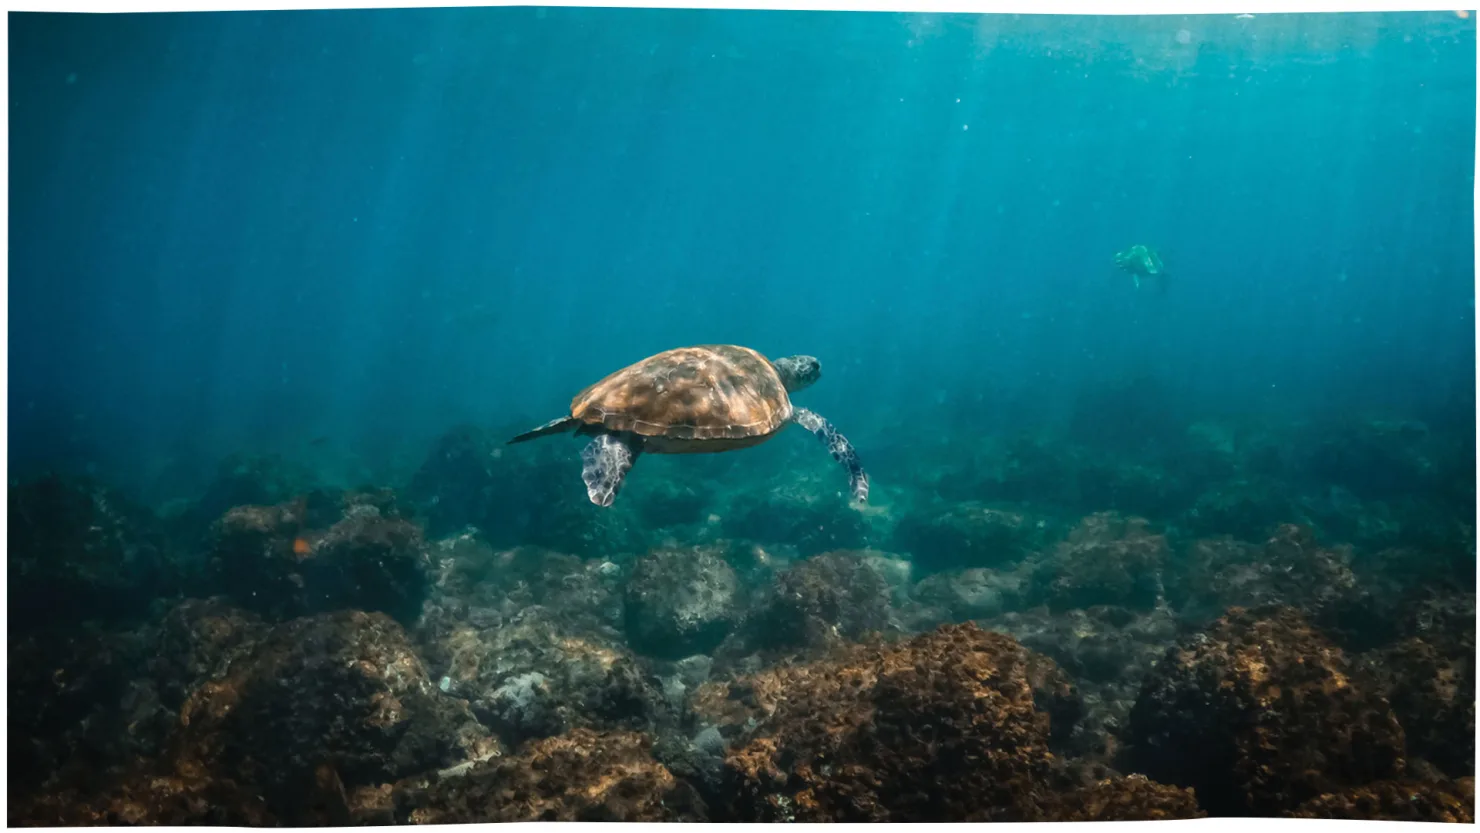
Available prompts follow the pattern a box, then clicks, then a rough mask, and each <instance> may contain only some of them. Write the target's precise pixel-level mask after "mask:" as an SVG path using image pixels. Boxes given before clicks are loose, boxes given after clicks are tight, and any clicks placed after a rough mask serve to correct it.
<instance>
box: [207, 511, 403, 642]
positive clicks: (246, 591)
mask: <svg viewBox="0 0 1480 833" xmlns="http://www.w3.org/2000/svg"><path fill="white" fill-rule="evenodd" d="M210 565H211V570H212V573H213V575H214V577H215V581H216V584H217V587H218V588H219V589H220V590H221V592H222V593H224V594H225V595H227V596H228V597H230V598H231V600H232V601H233V602H234V603H236V604H239V605H241V606H242V607H243V608H246V609H247V610H251V611H253V612H256V613H259V614H261V615H264V616H267V617H270V618H274V619H279V620H282V619H290V618H293V617H296V616H304V615H308V614H313V613H321V612H326V611H332V610H365V611H379V612H384V613H386V614H389V615H390V616H392V617H393V618H395V619H397V620H398V621H401V622H403V623H409V622H410V621H412V620H414V619H415V618H416V616H417V615H418V614H419V613H420V612H421V605H422V602H423V600H424V598H425V595H426V590H427V585H428V583H429V580H430V575H429V574H430V561H429V559H428V556H427V547H426V545H425V543H424V541H423V540H422V535H421V529H420V527H418V526H416V525H415V524H414V523H412V522H411V521H409V520H407V519H406V518H404V517H401V516H400V515H399V513H398V511H397V510H396V508H395V506H394V502H393V501H392V500H390V498H389V496H387V495H383V494H377V493H350V494H348V495H345V496H343V497H341V498H338V499H336V498H333V497H330V496H328V495H326V494H324V493H312V494H309V495H306V496H304V497H302V498H299V499H297V500H295V501H292V502H290V503H284V504H279V505H277V506H238V507H236V508H235V509H232V510H231V511H229V512H227V513H226V515H225V516H223V517H222V518H221V519H220V520H219V521H217V523H216V524H215V526H214V527H213V530H212V535H211V543H210Z"/></svg>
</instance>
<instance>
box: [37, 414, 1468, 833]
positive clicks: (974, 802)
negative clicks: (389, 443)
mask: <svg viewBox="0 0 1480 833" xmlns="http://www.w3.org/2000/svg"><path fill="white" fill-rule="evenodd" d="M525 427H527V426H523V425H519V426H514V427H513V430H510V431H508V432H499V431H489V430H487V429H483V428H472V427H460V428H456V429H453V430H451V431H449V432H448V433H447V434H446V435H445V436H444V437H442V438H441V439H440V440H439V441H438V442H437V443H436V444H435V445H434V446H433V447H432V448H430V449H428V451H427V454H426V457H425V460H424V462H423V463H422V464H421V465H420V466H419V467H418V468H417V469H416V470H415V472H414V473H411V474H409V475H408V476H407V477H406V478H404V482H400V483H394V484H375V485H373V486H368V487H364V488H355V489H341V488H326V487H324V486H323V485H322V483H319V482H316V479H315V475H314V473H313V471H312V469H311V468H310V467H307V466H305V465H302V464H301V463H298V462H295V461H292V460H284V459H280V458H258V457H237V458H233V459H231V460H227V461H224V462H223V463H222V465H221V469H220V473H219V475H218V476H217V477H216V478H215V480H214V481H213V482H212V483H210V484H209V486H208V487H207V488H205V489H204V490H203V491H201V492H200V493H199V494H198V495H196V496H195V497H194V498H193V499H191V500H188V501H185V502H180V501H176V502H174V503H172V504H170V505H168V506H160V507H154V506H148V505H145V504H144V503H142V502H141V501H140V500H138V499H137V498H135V497H132V496H130V495H128V494H125V493H122V492H121V491H119V490H117V489H115V488H113V487H110V486H109V485H108V484H107V483H105V482H100V481H98V480H95V479H80V478H74V477H70V476H48V477H39V478H29V479H25V480H14V479H13V480H12V482H11V484H10V495H9V512H10V514H9V518H10V537H9V546H10V563H9V578H10V597H9V601H10V620H9V621H10V635H9V649H10V661H9V713H10V723H9V728H10V770H9V771H10V776H9V798H10V801H9V807H10V810H9V817H8V821H9V823H10V824H12V825H93V824H125V823H128V824H139V823H144V824H171V825H185V824H231V825H294V826H301V825H347V824H383V823H445V822H478V821H519V820H626V821H659V820H694V821H699V820H710V821H968V820H970V821H976V820H982V821H1031V820H1061V821H1072V820H1086V821H1087V820H1114V819H1123V820H1131V819H1160V818H1191V817H1199V816H1204V815H1212V816H1227V815H1242V816H1248V815H1254V816H1305V817H1319V818H1345V819H1400V820H1429V821H1455V822H1458V821H1463V822H1470V821H1473V817H1472V808H1473V804H1474V797H1473V792H1474V780H1473V775H1474V756H1475V750H1474V720H1475V715H1474V711H1475V709H1474V707H1475V661H1474V660H1475V647H1474V641H1475V529H1474V524H1475V487H1474V484H1475V449H1474V438H1473V436H1465V435H1464V434H1463V432H1458V433H1456V434H1455V435H1454V436H1448V435H1445V434H1443V433H1442V432H1439V431H1437V430H1433V429H1430V428H1428V427H1427V426H1424V425H1421V424H1418V423H1385V422H1375V421H1359V420H1348V421H1344V422H1341V423H1323V424H1306V425H1285V426H1278V427H1268V426H1258V425H1255V426H1250V425H1235V424H1213V423H1200V424H1197V425H1192V426H1177V427H1176V428H1175V430H1161V431H1157V432H1155V433H1154V434H1151V433H1143V434H1142V435H1141V436H1132V437H1128V438H1127V437H1121V438H1115V441H1114V442H1110V441H1108V440H1106V439H1105V438H1104V437H1101V438H1098V439H1096V440H1095V441H1090V440H1086V439H1085V438H1083V437H1075V436H1072V435H1062V434H1061V435H1050V434H1047V433H1045V434H1042V435H1023V436H1015V437H1010V438H1004V439H1001V440H999V441H993V442H981V441H976V442H972V443H952V442H949V441H947V438H944V437H937V438H928V439H929V441H924V440H922V441H920V442H919V443H918V444H915V445H911V446H910V447H909V449H908V451H907V452H906V451H903V450H900V449H898V448H895V449H893V450H891V449H887V448H879V449H878V450H877V451H875V452H874V453H873V455H872V456H870V451H869V447H868V446H867V445H866V444H864V443H859V442H857V439H856V438H855V443H856V444H858V445H859V446H860V450H861V451H862V452H863V455H864V461H865V463H866V464H867V465H868V466H869V468H870V474H871V475H872V477H873V481H874V491H873V494H872V496H871V501H870V504H869V506H867V507H865V508H861V509H860V508H856V507H852V506H849V505H848V504H847V502H846V501H845V499H844V497H843V496H842V494H841V492H842V491H843V489H844V486H845V482H846V481H845V479H844V477H843V474H842V472H841V470H840V469H838V468H837V467H836V466H835V464H833V463H832V461H831V460H830V459H828V457H827V455H826V454H825V453H823V452H821V451H820V450H819V449H818V448H816V447H815V445H814V444H813V441H812V440H811V439H810V438H809V437H806V436H803V435H802V432H797V437H795V438H788V440H786V441H784V442H783V441H782V440H779V439H778V440H777V441H775V442H773V443H771V444H768V445H767V446H764V447H762V448H759V449H754V450H751V451H746V452H742V453H738V454H724V455H714V456H708V457H688V458H682V459H672V458H669V459H657V458H653V459H650V458H647V457H645V458H644V459H642V461H641V462H640V464H639V466H638V467H637V468H635V469H634V471H633V474H632V475H631V477H630V481H629V485H628V486H627V488H626V490H625V491H623V493H622V495H621V496H620V497H619V498H618V500H617V504H616V505H615V506H613V507H611V508H610V509H600V508H597V507H594V506H592V505H590V504H589V502H587V500H586V497H585V493H584V489H583V488H582V487H581V482H580V477H579V462H578V461H577V459H576V455H577V451H578V445H577V444H575V443H574V442H573V441H572V442H563V441H560V440H550V441H541V442H540V443H533V444H530V445H527V446H517V447H507V448H506V447H505V446H504V445H503V441H504V439H505V438H506V437H507V436H510V435H512V433H514V432H515V431H517V430H521V429H522V428H525Z"/></svg>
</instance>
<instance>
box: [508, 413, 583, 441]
mask: <svg viewBox="0 0 1480 833" xmlns="http://www.w3.org/2000/svg"><path fill="white" fill-rule="evenodd" d="M578 421H579V420H577V419H576V418H575V417H568V416H564V417H561V418H559V419H552V420H550V421H549V422H547V423H545V424H544V425H541V426H540V427H538V428H536V429H534V430H533V431H525V432H524V433H523V434H520V435H519V436H517V437H515V438H514V439H512V440H509V441H508V442H506V443H504V445H513V444H514V443H522V442H525V441H526V440H533V439H538V438H539V437H544V436H547V435H549V434H563V433H565V432H567V431H569V430H571V429H572V428H574V427H575V425H576V423H577V422H578Z"/></svg>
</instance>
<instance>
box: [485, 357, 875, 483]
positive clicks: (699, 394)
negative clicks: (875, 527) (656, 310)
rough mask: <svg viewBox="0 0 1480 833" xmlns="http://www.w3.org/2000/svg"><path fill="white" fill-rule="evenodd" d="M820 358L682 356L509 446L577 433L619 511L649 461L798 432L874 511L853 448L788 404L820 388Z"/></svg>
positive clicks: (624, 374) (624, 376) (607, 386)
mask: <svg viewBox="0 0 1480 833" xmlns="http://www.w3.org/2000/svg"><path fill="white" fill-rule="evenodd" d="M821 376H822V365H821V364H820V363H819V362H818V361H817V359H815V358H813V357H811V356H788V357H786V358H782V359H777V360H775V361H771V360H770V359H767V358H766V357H765V356H763V355H761V354H760V353H758V352H756V351H754V350H751V349H750V348H748V347H737V346H735V345H728V344H709V345H702V346H698V347H680V348H678V349H675V350H667V351H664V352H662V353H658V354H657V355H655V356H649V357H648V358H646V359H643V360H642V361H640V362H637V363H636V364H633V365H629V366H628V367H624V368H622V369H621V370H618V371H617V372H615V373H613V374H611V375H610V376H607V377H606V378H605V379H602V380H601V381H599V382H597V383H596V384H594V385H591V386H590V387H588V388H586V389H585V390H583V391H581V392H580V393H578V394H576V396H575V398H574V399H572V400H571V403H570V415H569V416H563V417H560V418H559V419H554V420H551V421H550V422H547V423H545V424H544V425H541V426H540V427H538V428H536V429H534V430H532V431H528V432H525V433H523V434H520V435H519V436H517V437H515V438H513V439H512V440H509V444H513V443H518V442H525V441H527V440H532V439H535V438H536V437H543V436H547V435H550V434H560V433H567V432H574V433H575V434H576V435H577V436H589V437H592V440H591V442H590V443H589V444H587V446H586V448H585V449H584V450H583V451H582V452H581V461H582V471H581V478H582V479H583V480H584V481H585V482H586V494H587V496H588V497H590V498H591V502H592V503H594V504H596V505H598V506H611V505H612V502H613V501H614V500H616V497H617V492H618V491H619V490H620V489H621V488H622V482H623V479H624V478H625V477H626V475H627V472H628V471H629V470H630V469H631V468H632V465H633V463H635V462H636V461H637V458H638V456H639V455H641V454H642V453H643V452H649V453H653V454H703V453H713V452H720V451H731V450H734V449H738V448H748V447H750V446H754V445H759V444H761V443H763V442H765V441H766V440H769V439H770V438H772V437H774V436H776V433H777V432H778V431H780V430H781V429H782V428H783V427H785V426H787V425H789V424H791V423H796V424H798V425H800V426H802V427H803V428H806V429H807V430H808V431H811V432H812V433H813V434H814V435H816V436H817V438H818V439H819V440H821V441H822V442H823V443H824V444H825V445H826V446H827V448H828V451H829V452H830V453H831V454H832V456H833V459H835V460H837V461H838V462H839V463H840V464H842V465H843V466H844V467H845V468H846V469H847V470H848V482H849V490H850V492H851V494H852V497H853V499H854V500H856V501H858V502H859V503H866V502H867V501H868V488H869V481H868V475H867V474H866V473H864V471H863V467H862V466H861V465H860V464H859V461H858V453H857V452H856V451H855V450H854V449H853V445H852V444H851V443H849V442H848V440H847V439H846V438H845V437H843V435H842V434H840V433H838V430H837V429H836V428H834V427H833V426H832V423H830V422H828V421H827V420H825V419H823V418H822V417H821V416H818V415H817V414H815V413H813V412H812V411H809V410H807V409H806V408H797V407H794V406H793V405H792V403H791V397H790V396H789V394H791V393H795V392H796V391H799V390H801V389H803V388H805V387H808V386H809V385H811V384H813V383H814V382H816V381H817V380H818V379H819V378H821Z"/></svg>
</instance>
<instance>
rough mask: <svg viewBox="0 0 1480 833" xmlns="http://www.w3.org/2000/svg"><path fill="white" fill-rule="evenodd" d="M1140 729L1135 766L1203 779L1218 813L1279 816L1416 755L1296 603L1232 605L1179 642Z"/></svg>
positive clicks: (1146, 693)
mask: <svg viewBox="0 0 1480 833" xmlns="http://www.w3.org/2000/svg"><path fill="white" fill-rule="evenodd" d="M1129 728H1130V732H1129V735H1130V738H1129V739H1130V744H1131V749H1130V753H1131V760H1132V761H1133V766H1134V768H1135V770H1136V771H1138V772H1143V773H1145V774H1146V775H1148V776H1149V777H1151V778H1153V779H1156V780H1159V781H1163V782H1166V783H1170V784H1176V785H1178V786H1189V787H1192V788H1193V789H1194V790H1196V792H1197V796H1198V800H1199V802H1200V803H1201V804H1202V806H1203V807H1204V808H1206V809H1207V811H1208V812H1209V813H1210V814H1212V815H1261V816H1270V815H1277V814H1279V813H1281V812H1284V811H1288V810H1293V809H1294V808H1296V807H1297V806H1299V805H1300V804H1301V803H1302V802H1304V801H1307V800H1309V799H1311V798H1313V797H1315V796H1317V795H1320V794H1321V793H1323V792H1331V791H1336V790H1340V789H1342V788H1344V787H1348V786H1356V785H1362V784H1366V783H1370V782H1372V781H1377V780H1381V779H1385V778H1392V777H1395V776H1397V775H1399V774H1400V773H1402V771H1403V769H1404V764H1405V760H1404V738H1403V729H1402V727H1401V726H1400V725H1399V724H1398V720H1397V717H1396V716H1395V715H1394V714H1393V710H1392V708H1391V707H1390V706H1389V705H1388V702H1387V700H1385V699H1384V698H1383V697H1382V695H1381V694H1380V693H1378V690H1377V689H1376V687H1375V686H1373V685H1372V684H1371V683H1370V682H1368V681H1366V680H1365V679H1364V678H1363V677H1362V675H1360V674H1359V673H1358V669H1356V668H1354V667H1353V665H1352V663H1350V662H1349V661H1348V660H1347V659H1346V657H1345V655H1344V654H1343V653H1342V651H1341V649H1340V648H1337V647H1336V646H1335V645H1333V644H1331V642H1329V641H1328V640H1327V639H1326V637H1325V636H1323V635H1322V634H1321V633H1319V632H1318V631H1316V630H1315V629H1314V628H1312V627H1311V626H1310V624H1309V623H1308V622H1307V621H1306V620H1305V619H1304V617H1302V616H1301V615H1300V614H1299V613H1297V612H1296V611H1294V610H1291V609H1289V608H1276V609H1273V610H1269V611H1265V612H1262V613H1256V612H1251V611H1247V610H1244V609H1241V608H1234V609H1231V610H1229V611H1228V613H1227V615H1226V616H1224V617H1223V618H1221V619H1219V620H1218V621H1217V622H1215V623H1214V624H1213V626H1212V627H1211V628H1209V629H1208V630H1207V631H1206V632H1205V633H1202V634H1199V635H1198V636H1196V637H1194V638H1192V639H1190V640H1187V641H1186V642H1184V643H1183V644H1182V645H1180V646H1178V647H1176V648H1173V649H1171V650H1170V651H1169V652H1168V653H1167V655H1166V656H1165V657H1164V658H1163V659H1162V661H1161V662H1160V663H1159V664H1158V665H1157V666H1156V668H1155V669H1154V670H1153V671H1152V672H1151V675H1150V676H1149V677H1148V678H1147V680H1146V682H1145V684H1144V685H1143V687H1142V690H1141V694H1140V697H1139V698H1138V700H1137V701H1136V705H1135V707H1134V708H1133V709H1132V711H1131V715H1130V727H1129Z"/></svg>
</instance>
